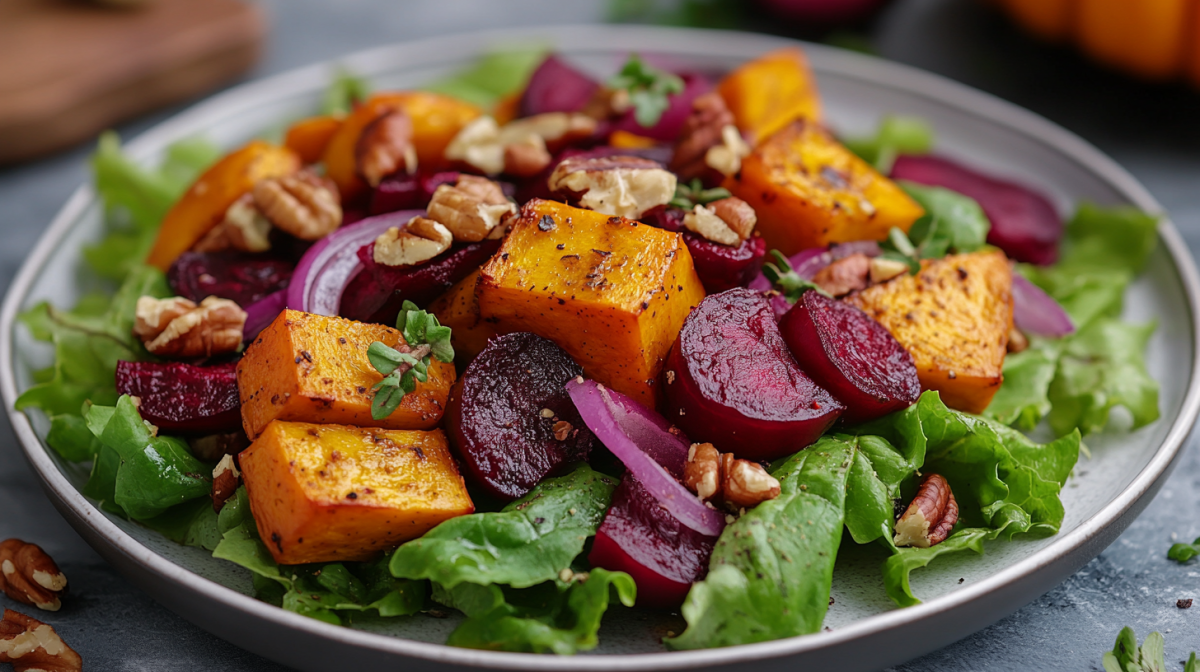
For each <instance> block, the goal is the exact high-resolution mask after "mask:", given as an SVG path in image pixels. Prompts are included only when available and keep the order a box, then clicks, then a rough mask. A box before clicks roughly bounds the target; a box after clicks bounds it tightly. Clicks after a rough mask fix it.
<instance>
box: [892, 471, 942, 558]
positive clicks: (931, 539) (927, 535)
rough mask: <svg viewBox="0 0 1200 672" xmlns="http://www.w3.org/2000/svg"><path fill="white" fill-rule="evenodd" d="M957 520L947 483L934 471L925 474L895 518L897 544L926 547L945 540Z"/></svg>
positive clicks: (895, 540)
mask: <svg viewBox="0 0 1200 672" xmlns="http://www.w3.org/2000/svg"><path fill="white" fill-rule="evenodd" d="M957 522H958V502H957V501H955V499H954V493H952V492H950V484H949V483H947V482H946V479H945V478H943V477H942V476H940V475H938V474H927V475H926V476H925V478H924V479H923V480H922V481H921V485H920V487H919V488H917V495H916V496H915V497H913V501H912V503H911V504H909V505H908V508H907V509H905V510H904V513H903V514H901V516H900V519H899V520H897V521H896V536H895V538H894V539H893V541H894V543H895V544H896V545H897V546H915V547H917V548H929V547H930V546H935V545H937V544H940V543H942V542H943V541H945V540H946V537H948V536H950V531H951V530H953V529H954V524H955V523H957Z"/></svg>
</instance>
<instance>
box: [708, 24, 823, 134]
mask: <svg viewBox="0 0 1200 672" xmlns="http://www.w3.org/2000/svg"><path fill="white" fill-rule="evenodd" d="M717 92H718V93H720V94H721V98H722V99H724V100H725V105H726V106H727V107H728V108H729V111H730V112H732V113H733V118H734V119H735V120H736V122H737V126H738V129H739V130H741V131H742V132H743V133H746V134H748V135H749V136H750V139H751V143H752V144H758V143H759V142H761V141H762V140H764V139H765V138H768V137H770V136H771V135H772V134H774V133H775V132H776V131H778V130H779V129H781V128H783V127H784V126H786V125H787V124H788V123H789V122H791V121H792V120H794V119H799V118H804V119H808V120H809V121H812V122H813V123H820V122H821V97H820V95H819V94H818V93H817V80H816V78H815V77H813V73H812V69H811V68H809V67H808V57H806V56H805V55H804V52H803V51H801V50H800V49H799V48H797V47H785V48H783V49H777V50H775V51H772V52H769V53H766V54H763V55H762V56H759V57H758V58H756V59H754V60H753V61H749V62H747V63H743V64H742V65H740V66H738V68H737V69H736V70H734V71H733V72H731V73H729V74H728V75H725V78H724V79H722V80H721V82H720V83H719V84H717Z"/></svg>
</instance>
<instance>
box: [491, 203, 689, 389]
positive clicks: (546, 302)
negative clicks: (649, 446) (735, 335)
mask: <svg viewBox="0 0 1200 672" xmlns="http://www.w3.org/2000/svg"><path fill="white" fill-rule="evenodd" d="M476 292H477V294H478V297H479V310H480V314H481V315H482V317H483V319H485V320H488V321H491V322H494V323H495V324H496V328H497V331H499V332H500V333H508V332H513V331H530V332H533V333H535V334H538V335H539V336H542V337H545V338H548V339H550V340H552V341H554V342H555V343H557V344H558V345H559V346H561V347H562V348H563V349H564V350H566V351H567V353H568V354H570V355H571V357H573V358H574V359H575V361H576V362H578V363H579V364H580V366H582V367H583V370H584V373H585V374H586V375H587V376H588V377H590V378H594V379H595V380H597V381H599V382H601V383H603V384H604V385H607V386H609V387H611V388H612V389H614V390H617V391H618V392H621V393H624V394H627V395H629V396H631V397H633V398H634V399H637V400H638V401H640V402H641V403H643V404H645V405H647V406H650V407H653V406H654V405H655V402H656V400H657V397H658V393H659V382H658V374H659V372H660V371H661V369H662V365H663V361H664V359H665V358H666V356H667V352H668V351H669V350H670V349H671V344H672V343H674V342H675V337H676V336H678V334H679V330H680V328H682V327H683V321H684V319H685V318H686V317H687V316H688V313H690V312H691V310H692V308H694V307H695V306H696V305H697V304H698V303H700V300H701V299H703V298H704V288H703V286H702V285H701V284H700V278H699V277H697V275H696V270H695V268H693V266H692V256H691V254H690V253H688V248H687V245H686V244H684V242H683V237H682V236H681V235H680V234H677V233H671V232H669V231H664V230H663V229H657V228H654V227H651V226H645V225H643V224H639V223H637V222H635V221H632V220H629V219H625V218H623V217H610V216H608V215H604V214H601V213H598V212H594V211H591V210H581V209H579V208H572V207H570V206H567V205H563V204H562V203H555V202H552V201H543V200H540V199H534V200H532V201H530V202H528V203H526V204H525V207H524V208H522V210H521V215H520V217H519V218H518V220H517V222H516V224H515V225H514V226H513V228H512V231H511V232H510V233H509V234H508V238H507V239H505V241H504V244H503V245H502V246H501V247H500V250H499V252H497V253H496V255H495V256H493V257H492V259H491V260H490V261H489V262H488V263H487V264H486V265H484V267H483V269H482V270H481V272H480V277H479V285H478V286H477V288H476Z"/></svg>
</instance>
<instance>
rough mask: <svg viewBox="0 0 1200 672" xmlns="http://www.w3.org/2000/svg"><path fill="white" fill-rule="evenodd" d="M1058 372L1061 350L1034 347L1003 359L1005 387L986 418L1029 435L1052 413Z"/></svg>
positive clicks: (997, 393)
mask: <svg viewBox="0 0 1200 672" xmlns="http://www.w3.org/2000/svg"><path fill="white" fill-rule="evenodd" d="M1057 369H1058V350H1057V348H1053V347H1031V348H1029V349H1028V350H1025V351H1024V352H1017V353H1011V354H1009V355H1008V356H1007V357H1005V358H1004V384H1003V385H1001V386H1000V389H999V390H997V391H996V396H994V397H992V403H991V404H989V405H988V407H987V410H986V411H984V413H983V415H984V417H986V418H990V419H992V420H995V421H996V422H999V423H1002V424H1005V425H1010V426H1013V427H1016V428H1017V429H1020V430H1023V431H1030V430H1032V429H1033V428H1034V427H1036V426H1037V424H1038V423H1039V422H1041V420H1042V418H1044V417H1045V416H1046V414H1047V413H1049V412H1050V409H1051V407H1052V405H1051V403H1050V381H1052V380H1054V372H1055V371H1056V370H1057Z"/></svg>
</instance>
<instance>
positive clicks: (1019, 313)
mask: <svg viewBox="0 0 1200 672" xmlns="http://www.w3.org/2000/svg"><path fill="white" fill-rule="evenodd" d="M1012 294H1013V322H1014V323H1016V325H1017V328H1018V329H1020V330H1021V331H1025V332H1029V333H1032V334H1038V335H1039V336H1049V337H1051V338H1061V337H1063V336H1067V335H1069V334H1073V333H1075V325H1074V324H1072V322H1071V317H1070V316H1069V315H1067V311H1065V310H1063V307H1062V306H1060V305H1058V302H1057V301H1055V300H1054V299H1053V298H1051V296H1050V295H1049V294H1047V293H1046V292H1043V291H1042V288H1041V287H1038V286H1037V285H1035V284H1033V283H1032V282H1030V281H1029V280H1027V279H1026V278H1025V276H1023V275H1021V274H1020V273H1015V272H1014V273H1013V279H1012Z"/></svg>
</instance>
